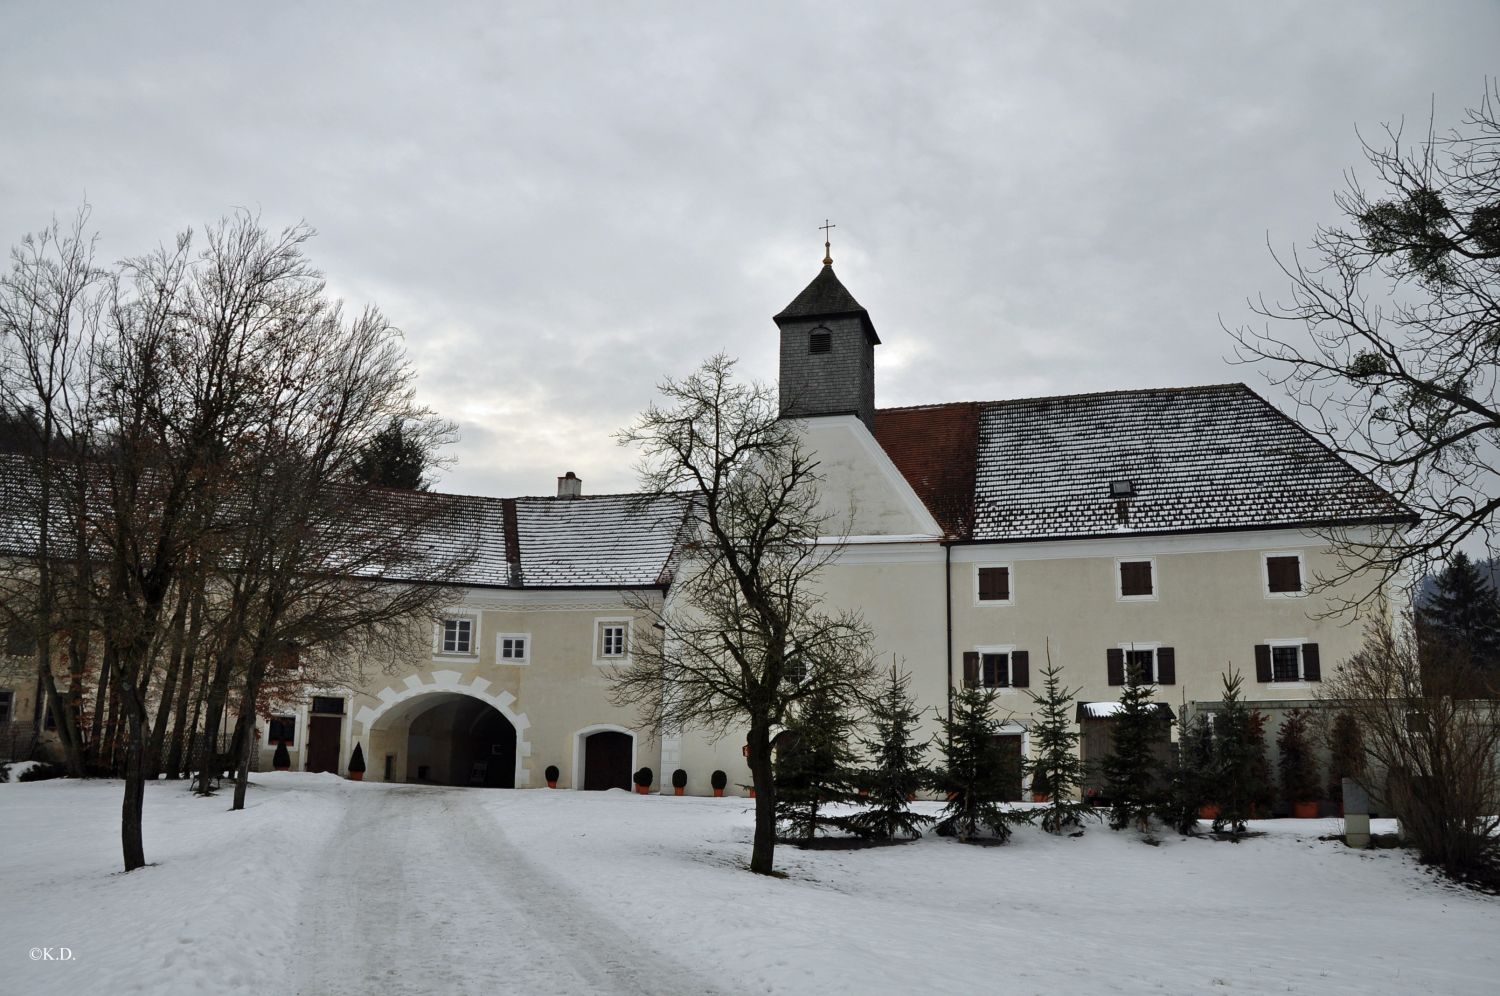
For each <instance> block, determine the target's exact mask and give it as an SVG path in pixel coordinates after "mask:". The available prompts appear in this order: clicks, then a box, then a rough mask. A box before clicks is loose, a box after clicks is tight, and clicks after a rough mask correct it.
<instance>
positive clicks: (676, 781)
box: [672, 768, 687, 789]
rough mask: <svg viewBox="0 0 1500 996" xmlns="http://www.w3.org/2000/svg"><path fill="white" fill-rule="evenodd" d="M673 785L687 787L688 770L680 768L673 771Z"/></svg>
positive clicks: (676, 787) (678, 787)
mask: <svg viewBox="0 0 1500 996" xmlns="http://www.w3.org/2000/svg"><path fill="white" fill-rule="evenodd" d="M672 787H673V788H674V789H680V788H687V772H686V771H683V770H682V769H681V768H678V769H677V770H676V771H674V772H672Z"/></svg>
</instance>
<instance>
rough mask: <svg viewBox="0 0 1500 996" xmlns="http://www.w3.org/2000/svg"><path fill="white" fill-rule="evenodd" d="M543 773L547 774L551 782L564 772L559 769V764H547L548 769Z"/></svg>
mask: <svg viewBox="0 0 1500 996" xmlns="http://www.w3.org/2000/svg"><path fill="white" fill-rule="evenodd" d="M543 774H544V775H546V777H547V781H549V782H555V781H557V780H558V778H560V777H561V776H562V772H560V771H558V770H557V765H555V764H549V765H547V770H546V771H544V772H543Z"/></svg>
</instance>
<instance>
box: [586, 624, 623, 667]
mask: <svg viewBox="0 0 1500 996" xmlns="http://www.w3.org/2000/svg"><path fill="white" fill-rule="evenodd" d="M630 622H631V621H630V619H629V618H628V617H624V618H617V619H595V620H594V663H595V664H619V663H621V662H622V661H624V660H625V659H626V658H628V657H629V656H630Z"/></svg>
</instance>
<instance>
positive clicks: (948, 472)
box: [875, 401, 980, 538]
mask: <svg viewBox="0 0 1500 996" xmlns="http://www.w3.org/2000/svg"><path fill="white" fill-rule="evenodd" d="M979 409H980V406H979V404H978V403H977V402H967V401H961V402H955V403H953V404H946V405H921V406H919V407H916V408H881V409H878V410H876V412H875V438H876V440H877V441H878V442H879V443H880V445H881V446H882V447H883V448H884V449H885V452H886V454H887V455H888V456H890V458H891V462H892V463H894V464H895V465H896V469H897V470H899V471H901V476H903V477H905V478H906V480H907V481H908V482H909V483H910V484H911V486H912V490H914V491H916V493H917V497H918V498H921V499H922V503H923V504H924V505H926V506H927V510H928V511H929V512H931V513H932V517H933V518H934V519H936V520H937V522H938V525H940V526H942V527H943V531H944V532H945V533H947V534H948V535H949V536H951V537H955V538H958V537H967V536H969V535H970V533H971V531H972V525H973V521H974V457H975V454H976V453H977V452H978V449H979Z"/></svg>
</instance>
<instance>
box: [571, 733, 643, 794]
mask: <svg viewBox="0 0 1500 996" xmlns="http://www.w3.org/2000/svg"><path fill="white" fill-rule="evenodd" d="M633 745H634V740H633V739H632V738H631V736H630V734H628V733H617V732H614V731H612V730H607V731H605V732H602V733H591V734H589V735H588V736H587V737H585V738H584V741H583V787H584V790H585V791H589V792H593V791H601V790H603V789H612V788H622V789H625V790H626V791H627V792H628V791H630V776H631V774H632V773H633V772H631V770H630V762H631V757H630V755H631V748H632V746H633Z"/></svg>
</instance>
